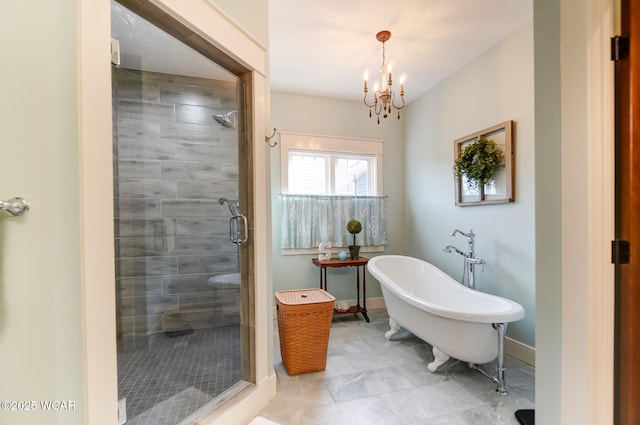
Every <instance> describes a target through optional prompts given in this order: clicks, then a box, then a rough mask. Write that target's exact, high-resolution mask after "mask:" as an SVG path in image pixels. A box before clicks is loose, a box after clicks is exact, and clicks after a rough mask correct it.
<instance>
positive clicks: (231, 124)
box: [213, 111, 238, 130]
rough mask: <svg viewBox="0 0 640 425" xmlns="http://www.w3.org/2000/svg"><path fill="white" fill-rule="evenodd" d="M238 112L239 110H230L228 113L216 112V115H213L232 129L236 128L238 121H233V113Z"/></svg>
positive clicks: (225, 126)
mask: <svg viewBox="0 0 640 425" xmlns="http://www.w3.org/2000/svg"><path fill="white" fill-rule="evenodd" d="M237 113H238V111H229V112H227V113H226V114H216V115H213V119H214V120H215V121H216V122H217V123H218V124H220V125H221V126H223V127H224V128H230V129H232V130H235V128H236V123H235V120H234V121H233V122H231V114H237Z"/></svg>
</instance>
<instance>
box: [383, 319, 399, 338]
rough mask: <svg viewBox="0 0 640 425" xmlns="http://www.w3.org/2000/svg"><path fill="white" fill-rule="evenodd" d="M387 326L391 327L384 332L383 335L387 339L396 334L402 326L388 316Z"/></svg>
mask: <svg viewBox="0 0 640 425" xmlns="http://www.w3.org/2000/svg"><path fill="white" fill-rule="evenodd" d="M389 327H390V328H391V330H388V331H387V332H385V334H384V337H385V338H386V339H387V341H389V340H390V339H391V337H392V336H394V335H395V334H397V333H398V332H399V331H400V328H401V327H402V326H400V323H398V322H396V321H395V320H393V319H392V318H389Z"/></svg>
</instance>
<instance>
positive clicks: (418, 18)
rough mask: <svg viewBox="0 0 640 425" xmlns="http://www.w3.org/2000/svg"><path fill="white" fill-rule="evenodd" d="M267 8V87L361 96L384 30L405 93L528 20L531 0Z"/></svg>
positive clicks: (377, 60) (396, 0)
mask: <svg viewBox="0 0 640 425" xmlns="http://www.w3.org/2000/svg"><path fill="white" fill-rule="evenodd" d="M269 15H270V16H269V21H270V23H269V32H270V52H269V54H270V62H271V63H270V69H271V89H272V90H281V91H287V92H296V93H305V94H312V95H320V96H325V97H335V98H342V99H352V100H361V99H362V98H363V95H364V92H363V75H364V73H365V72H367V71H368V73H369V75H370V77H369V87H370V88H371V87H373V84H372V83H373V81H374V80H373V79H374V78H375V77H374V75H379V73H378V71H379V68H380V65H381V63H382V48H381V47H382V45H381V43H380V42H378V41H377V40H376V37H375V34H376V33H377V32H378V31H380V30H389V31H391V33H392V35H391V39H389V41H387V42H386V43H385V51H386V58H387V63H392V65H393V75H394V84H397V83H398V82H399V77H400V76H401V75H403V74H406V82H405V99H406V100H407V101H411V100H413V99H415V98H416V97H418V96H419V95H421V94H423V93H424V92H426V91H427V90H428V89H430V88H431V87H433V86H434V85H436V84H438V83H439V82H440V81H442V80H444V79H445V78H446V77H447V76H449V75H451V74H452V73H454V72H455V71H457V70H458V69H460V68H461V67H462V66H464V65H465V64H467V63H469V62H470V61H471V60H472V59H474V58H475V57H477V56H479V55H480V54H481V53H482V52H484V51H485V50H487V49H488V48H490V47H491V46H493V45H495V44H496V43H497V42H499V41H500V40H501V39H503V38H504V37H505V36H506V35H508V34H510V33H512V32H513V31H515V30H516V29H518V28H520V27H521V26H522V25H524V24H525V23H527V22H529V21H531V19H532V18H533V0H387V1H381V0H322V1H300V0H269ZM396 90H397V86H396ZM370 95H371V93H370Z"/></svg>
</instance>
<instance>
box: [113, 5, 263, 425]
mask: <svg viewBox="0 0 640 425" xmlns="http://www.w3.org/2000/svg"><path fill="white" fill-rule="evenodd" d="M112 36H113V38H114V39H117V40H118V43H119V45H120V52H119V53H120V59H121V63H120V64H119V65H118V66H114V67H113V74H112V75H113V117H114V123H113V125H114V132H113V134H114V145H113V147H114V150H113V152H114V157H113V163H114V189H115V190H114V194H115V199H114V208H115V217H116V222H115V229H116V230H115V232H116V234H115V248H116V285H117V286H116V295H117V300H116V308H117V310H116V320H117V337H118V388H119V398H120V399H121V406H120V407H121V416H122V417H124V414H125V412H126V419H127V421H126V423H127V424H136V425H139V424H153V425H162V424H167V425H173V424H177V423H182V422H184V421H185V420H186V421H187V422H185V423H189V422H188V421H189V418H193V417H194V414H195V415H197V412H199V411H202V410H201V409H203V407H205V408H209V407H210V406H211V405H212V404H215V403H216V402H217V401H219V400H221V399H223V398H226V396H228V395H229V394H230V393H233V391H238V390H239V389H241V388H242V387H243V385H245V384H246V382H245V381H249V380H250V375H251V371H250V370H249V366H248V365H249V364H250V363H251V362H250V361H248V356H249V350H248V342H247V341H248V330H247V329H246V326H245V325H244V324H243V322H244V321H243V320H242V317H243V316H245V315H246V306H247V305H248V301H247V293H248V290H247V287H246V286H247V283H246V282H245V281H246V280H247V279H246V275H247V273H246V269H247V267H246V265H245V264H244V263H245V261H243V256H244V252H245V251H246V246H244V245H243V243H246V242H247V227H248V226H247V222H246V218H245V216H244V214H243V210H244V207H245V206H244V205H243V203H242V202H241V200H242V199H243V198H245V197H246V192H247V189H246V188H244V186H243V185H244V184H245V183H246V179H243V178H242V177H241V172H240V170H241V169H242V162H241V161H240V160H239V158H240V157H241V152H242V146H243V142H244V140H243V139H244V137H245V135H244V134H245V133H244V131H243V128H242V123H243V113H242V111H243V108H244V105H243V99H244V95H243V93H244V87H243V83H242V80H241V79H239V78H238V77H237V76H235V75H233V74H231V73H229V72H227V71H225V70H223V69H222V68H221V67H219V66H218V65H216V64H215V63H213V62H211V61H210V60H209V59H207V58H205V57H204V56H201V55H199V54H198V53H197V52H195V51H193V50H190V49H189V48H188V47H187V46H185V45H183V44H181V43H180V42H178V41H177V40H175V39H173V38H171V37H170V36H169V35H167V34H166V33H164V32H163V31H161V30H160V29H158V28H156V27H154V26H153V25H151V24H150V23H148V22H146V21H145V20H144V19H142V18H141V17H140V16H138V15H136V14H134V13H133V12H131V11H130V10H128V9H127V8H125V7H123V6H122V5H120V4H119V3H116V2H113V3H112ZM161 47H162V48H161ZM154 49H155V50H154ZM169 52H170V53H171V56H169V55H168V53H169ZM232 112H233V113H232ZM243 266H245V267H243ZM243 270H245V271H244V272H243ZM241 276H244V277H245V278H244V279H242V278H241Z"/></svg>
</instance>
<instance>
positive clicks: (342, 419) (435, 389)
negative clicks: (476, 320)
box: [260, 310, 535, 425]
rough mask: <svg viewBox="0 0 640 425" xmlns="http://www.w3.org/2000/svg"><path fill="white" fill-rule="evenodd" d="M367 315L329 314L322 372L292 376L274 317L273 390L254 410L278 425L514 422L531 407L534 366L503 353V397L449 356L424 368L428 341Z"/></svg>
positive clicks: (377, 313)
mask: <svg viewBox="0 0 640 425" xmlns="http://www.w3.org/2000/svg"><path fill="white" fill-rule="evenodd" d="M369 318H370V319H371V322H370V323H367V322H366V321H364V319H362V316H360V315H358V316H351V315H345V316H339V317H335V318H334V319H333V323H332V326H331V336H330V341H329V348H328V354H327V366H326V370H325V371H322V372H313V373H306V374H301V375H297V376H289V375H288V374H287V372H286V370H285V368H284V365H283V364H282V361H281V357H280V347H279V338H278V334H277V323H275V324H274V326H275V341H274V351H275V353H274V358H275V361H276V365H275V367H276V373H277V379H278V381H277V385H278V390H277V395H276V396H275V397H274V398H273V399H272V400H271V402H270V403H269V405H268V406H267V407H266V408H264V409H263V410H262V411H261V412H260V416H262V417H264V418H267V419H270V420H272V421H275V422H277V423H279V424H282V425H303V424H304V425H322V424H336V423H348V424H350V425H358V424H360V425H405V424H411V425H454V424H455V425H458V424H459V425H518V421H517V420H516V418H515V416H514V413H515V411H516V410H518V409H531V408H533V407H534V388H535V386H534V385H535V384H534V368H533V367H531V366H529V365H527V364H525V363H522V362H520V361H519V360H516V359H514V358H511V357H509V356H507V357H506V359H505V365H506V368H507V371H506V377H507V389H508V391H509V395H507V396H501V395H499V394H498V393H496V392H495V388H496V385H495V384H494V383H493V382H491V381H490V380H489V379H487V378H486V377H484V376H482V375H481V374H480V373H478V372H475V371H473V370H471V369H470V368H469V367H468V366H467V364H466V363H462V362H459V361H456V360H454V359H450V360H449V361H448V362H447V363H446V364H444V365H443V366H441V367H440V369H439V370H438V372H436V373H435V374H433V373H430V372H429V371H428V370H427V367H426V366H427V363H429V362H431V361H432V360H433V354H432V353H431V346H430V345H429V344H427V343H425V342H423V341H422V340H420V339H418V338H416V337H414V336H413V335H411V334H409V333H406V335H405V337H404V338H402V339H400V340H397V341H387V340H386V339H385V338H384V333H385V332H386V331H387V330H389V326H388V315H387V313H386V311H385V310H370V311H369ZM489 367H494V368H495V365H489ZM492 370H494V369H492Z"/></svg>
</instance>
